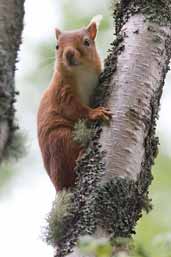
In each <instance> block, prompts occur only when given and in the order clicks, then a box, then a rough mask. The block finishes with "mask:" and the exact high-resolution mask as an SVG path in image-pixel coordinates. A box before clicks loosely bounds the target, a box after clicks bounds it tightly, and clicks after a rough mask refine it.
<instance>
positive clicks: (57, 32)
mask: <svg viewBox="0 0 171 257" xmlns="http://www.w3.org/2000/svg"><path fill="white" fill-rule="evenodd" d="M60 34H61V31H60V30H59V29H57V28H55V35H56V39H57V40H58V38H59V36H60Z"/></svg>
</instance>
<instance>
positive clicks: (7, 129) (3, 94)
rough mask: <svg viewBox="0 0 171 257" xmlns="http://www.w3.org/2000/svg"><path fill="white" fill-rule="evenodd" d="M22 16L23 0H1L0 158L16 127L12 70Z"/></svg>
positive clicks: (19, 40) (13, 71) (18, 43)
mask: <svg viewBox="0 0 171 257" xmlns="http://www.w3.org/2000/svg"><path fill="white" fill-rule="evenodd" d="M23 17H24V0H1V1H0V161H1V160H2V158H3V156H4V154H5V150H6V147H7V146H9V144H10V142H11V141H12V137H13V134H14V131H15V130H16V128H17V127H16V125H15V124H14V123H15V122H14V113H15V109H14V106H13V104H14V102H15V95H16V94H17V92H16V91H15V87H14V74H15V64H16V61H17V51H18V49H19V45H20V43H21V33H22V30H23Z"/></svg>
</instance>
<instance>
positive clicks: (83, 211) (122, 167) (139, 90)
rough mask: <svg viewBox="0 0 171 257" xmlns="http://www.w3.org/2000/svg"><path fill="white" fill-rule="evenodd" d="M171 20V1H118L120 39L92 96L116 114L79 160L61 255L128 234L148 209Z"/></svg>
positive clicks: (62, 226) (170, 53) (61, 233)
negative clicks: (83, 240) (94, 240)
mask: <svg viewBox="0 0 171 257" xmlns="http://www.w3.org/2000/svg"><path fill="white" fill-rule="evenodd" d="M170 17H171V4H170V0H160V1H159V0H151V1H149V0H122V1H120V3H119V4H117V5H116V9H115V11H114V18H115V24H116V39H115V41H114V43H113V48H112V50H111V51H110V54H109V56H108V58H107V60H106V62H105V69H104V72H103V74H102V75H101V77H100V83H99V86H98V88H97V90H96V93H95V97H94V102H95V103H96V105H99V104H102V105H104V104H105V105H107V106H108V107H109V108H110V110H111V111H112V112H113V119H112V121H111V123H110V125H109V126H103V127H102V128H101V127H100V126H99V124H95V126H94V129H95V134H94V135H93V138H92V140H91V142H90V145H89V147H88V149H87V153H86V155H85V156H84V157H83V158H82V160H81V161H79V163H78V166H77V168H76V172H77V182H76V187H75V189H74V190H73V191H72V192H71V197H70V205H69V207H68V205H67V211H66V212H65V213H64V215H63V216H62V218H61V219H60V222H59V224H58V223H57V227H58V233H57V237H56V239H55V240H56V241H55V240H54V245H56V247H57V252H56V255H55V256H65V255H67V254H68V253H70V252H72V251H73V248H74V246H75V245H76V242H77V240H78V238H79V236H80V235H85V234H92V235H95V236H97V237H99V236H101V235H103V236H104V235H105V236H107V237H108V238H113V237H118V236H119V237H130V236H131V234H132V233H134V228H135V225H136V222H137V220H138V219H139V218H140V217H141V215H142V209H143V208H144V209H146V210H147V211H148V210H149V208H150V207H151V204H150V200H149V199H148V187H149V185H150V183H151V180H152V175H151V167H152V164H153V163H154V159H155V157H156V155H157V147H158V138H156V137H155V127H156V118H157V117H158V110H159V103H160V97H161V94H162V89H163V85H164V80H165V76H166V73H167V71H168V64H169V60H170V57H171V18H170Z"/></svg>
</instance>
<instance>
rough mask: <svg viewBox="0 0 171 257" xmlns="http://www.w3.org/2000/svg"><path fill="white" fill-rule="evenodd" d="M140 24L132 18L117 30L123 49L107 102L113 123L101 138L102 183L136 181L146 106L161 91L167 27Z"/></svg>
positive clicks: (137, 18) (139, 17)
mask: <svg viewBox="0 0 171 257" xmlns="http://www.w3.org/2000/svg"><path fill="white" fill-rule="evenodd" d="M144 20H145V17H144V16H143V15H142V14H137V15H135V16H132V17H131V18H130V19H129V20H128V22H127V23H126V24H125V25H124V26H123V28H122V30H121V34H122V35H124V42H123V44H124V46H125V48H124V50H123V51H122V52H121V54H120V55H118V61H117V71H116V72H115V73H114V75H113V77H112V80H111V84H112V88H113V90H112V93H111V95H110V99H109V101H108V107H109V108H110V110H111V111H112V112H113V119H112V122H111V125H110V129H109V128H108V127H105V128H104V129H103V133H102V136H101V143H102V145H103V149H104V150H105V151H106V152H107V154H106V175H105V178H104V181H105V180H108V179H111V178H112V176H122V177H125V176H128V177H130V178H131V179H136V178H137V175H138V174H140V171H141V163H142V161H143V159H144V151H145V147H144V139H145V138H146V137H147V134H148V126H146V125H147V124H146V123H147V122H150V120H151V115H152V108H151V105H150V103H151V100H152V97H154V95H155V92H156V91H157V90H158V89H159V88H160V87H161V80H162V78H163V70H164V68H165V69H166V66H167V60H168V56H167V52H166V40H167V38H168V37H169V38H170V37H171V30H170V28H169V27H161V26H160V25H157V24H152V23H150V22H144ZM150 28H152V30H150Z"/></svg>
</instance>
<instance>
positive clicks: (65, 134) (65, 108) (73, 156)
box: [38, 29, 111, 191]
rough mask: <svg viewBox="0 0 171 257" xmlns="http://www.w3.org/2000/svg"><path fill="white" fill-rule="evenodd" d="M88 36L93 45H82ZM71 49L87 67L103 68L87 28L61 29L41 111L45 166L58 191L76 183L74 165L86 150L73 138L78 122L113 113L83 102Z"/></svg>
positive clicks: (97, 72)
mask: <svg viewBox="0 0 171 257" xmlns="http://www.w3.org/2000/svg"><path fill="white" fill-rule="evenodd" d="M84 36H89V38H90V40H91V46H90V47H89V49H85V48H84V47H83V46H82V44H83V43H82V40H83V37H84ZM67 49H72V50H71V51H74V58H75V59H76V60H77V61H79V62H80V63H81V64H82V65H83V66H84V69H86V67H87V69H90V68H91V69H92V70H93V72H94V73H96V74H97V76H98V75H99V73H100V71H101V64H100V60H99V56H98V54H97V52H96V48H95V44H94V40H92V39H91V35H90V34H88V32H87V30H86V29H82V30H79V31H74V32H65V33H61V35H60V36H59V50H58V51H57V60H58V63H57V64H56V67H55V72H54V75H53V78H52V81H51V83H50V85H49V87H48V89H47V90H46V91H45V93H44V95H43V97H42V100H41V103H40V107H39V111H38V139H39V145H40V149H41V152H42V157H43V161H44V166H45V168H46V170H47V172H48V174H49V176H50V179H51V181H52V182H53V184H54V186H55V189H56V191H59V190H62V189H63V188H69V187H71V186H73V185H74V181H75V172H74V167H75V164H76V160H77V158H78V156H79V154H80V153H81V151H82V147H81V146H80V145H78V144H77V143H76V142H74V141H73V136H72V131H73V127H74V124H75V123H76V122H77V121H78V120H79V119H90V120H96V119H105V118H108V117H109V116H110V115H111V113H110V112H109V111H108V110H105V109H104V108H102V107H99V108H96V109H91V108H90V107H89V106H88V105H86V104H84V103H82V101H81V99H80V97H79V94H78V88H77V87H78V85H77V82H76V78H77V77H76V76H77V74H76V73H75V68H74V67H73V68H72V67H70V66H69V65H68V63H67V62H66V51H68V50H67ZM69 51H70V50H69Z"/></svg>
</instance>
